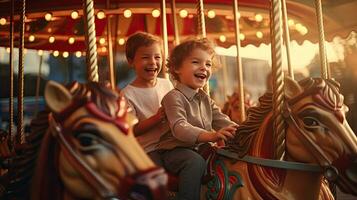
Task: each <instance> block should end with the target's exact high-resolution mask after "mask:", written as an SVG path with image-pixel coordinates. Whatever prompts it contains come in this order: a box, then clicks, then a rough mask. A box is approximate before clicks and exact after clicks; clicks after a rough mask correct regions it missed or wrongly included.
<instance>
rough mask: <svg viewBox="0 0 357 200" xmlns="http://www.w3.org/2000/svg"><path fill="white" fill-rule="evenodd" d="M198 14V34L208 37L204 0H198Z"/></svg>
mask: <svg viewBox="0 0 357 200" xmlns="http://www.w3.org/2000/svg"><path fill="white" fill-rule="evenodd" d="M197 16H198V24H197V25H198V35H199V37H201V38H205V37H207V34H206V22H205V13H204V8H203V0H197Z"/></svg>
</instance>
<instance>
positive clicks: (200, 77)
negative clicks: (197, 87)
mask: <svg viewBox="0 0 357 200" xmlns="http://www.w3.org/2000/svg"><path fill="white" fill-rule="evenodd" d="M194 76H195V77H196V78H199V79H201V80H204V79H206V78H207V75H206V74H202V73H196V74H194Z"/></svg>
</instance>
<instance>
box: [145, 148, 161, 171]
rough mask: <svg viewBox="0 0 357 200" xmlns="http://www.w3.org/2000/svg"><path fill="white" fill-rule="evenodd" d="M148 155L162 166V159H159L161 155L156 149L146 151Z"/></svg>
mask: <svg viewBox="0 0 357 200" xmlns="http://www.w3.org/2000/svg"><path fill="white" fill-rule="evenodd" d="M148 156H149V157H150V158H151V160H152V161H153V162H154V163H155V164H156V165H157V166H160V167H163V166H164V165H163V163H162V159H161V155H160V153H159V152H158V151H157V150H156V151H152V152H149V153H148Z"/></svg>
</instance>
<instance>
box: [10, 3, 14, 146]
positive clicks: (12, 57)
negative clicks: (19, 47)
mask: <svg viewBox="0 0 357 200" xmlns="http://www.w3.org/2000/svg"><path fill="white" fill-rule="evenodd" d="M10 3H11V6H10V8H11V14H10V45H9V46H10V58H9V61H10V74H9V75H10V95H9V118H10V126H9V136H10V141H11V142H10V143H11V145H13V144H14V140H13V139H14V138H15V132H14V129H13V128H14V8H15V0H11V2H10Z"/></svg>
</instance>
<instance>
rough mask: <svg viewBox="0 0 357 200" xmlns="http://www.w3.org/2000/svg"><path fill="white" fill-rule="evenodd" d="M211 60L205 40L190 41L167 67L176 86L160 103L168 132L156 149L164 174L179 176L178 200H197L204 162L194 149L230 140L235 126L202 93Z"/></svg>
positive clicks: (182, 44) (182, 46)
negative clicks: (166, 172) (202, 145)
mask: <svg viewBox="0 0 357 200" xmlns="http://www.w3.org/2000/svg"><path fill="white" fill-rule="evenodd" d="M213 57H214V49H213V46H212V44H211V43H210V42H209V41H208V40H207V39H200V40H189V41H186V42H183V43H181V44H180V45H178V46H176V47H175V48H174V50H173V51H172V53H171V55H170V59H169V63H168V67H169V72H170V74H171V75H172V76H173V77H174V78H175V79H176V80H177V82H178V83H177V84H176V86H175V89H174V90H171V91H170V92H169V93H168V94H167V95H166V96H165V97H164V98H163V100H162V105H163V107H164V109H165V113H166V117H167V119H168V122H169V125H170V130H171V131H170V132H167V133H165V134H164V135H163V136H162V137H161V138H160V144H159V147H158V149H160V150H159V152H160V153H161V156H162V160H163V164H164V167H165V168H166V170H168V171H169V172H171V173H174V174H177V175H178V176H179V192H178V199H180V200H183V199H185V200H187V199H192V200H197V199H200V187H201V177H202V175H203V173H204V171H205V169H206V162H205V160H204V159H203V158H202V156H201V155H199V154H198V153H197V152H196V151H195V148H196V147H197V146H198V145H199V144H200V143H207V142H217V141H220V140H227V139H228V138H232V137H233V136H234V134H235V130H236V126H237V125H236V124H235V123H234V122H232V121H231V120H230V119H229V118H228V116H226V115H224V114H223V113H222V112H221V111H220V109H219V107H218V106H217V105H216V104H215V102H214V101H213V100H212V99H211V98H210V97H209V96H208V95H207V94H206V93H205V92H204V91H203V90H202V88H203V86H204V85H205V84H207V82H208V79H209V77H210V76H211V73H212V66H213V62H212V59H213Z"/></svg>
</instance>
